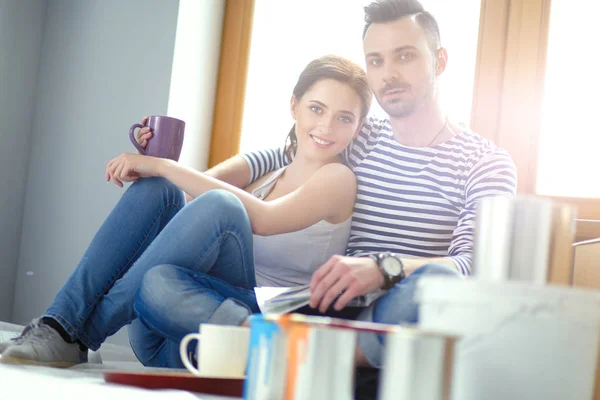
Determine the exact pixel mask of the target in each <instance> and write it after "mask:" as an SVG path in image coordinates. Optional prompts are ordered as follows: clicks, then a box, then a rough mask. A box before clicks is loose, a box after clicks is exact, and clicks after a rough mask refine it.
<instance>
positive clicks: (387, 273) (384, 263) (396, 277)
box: [369, 252, 406, 290]
mask: <svg viewBox="0 0 600 400" xmlns="http://www.w3.org/2000/svg"><path fill="white" fill-rule="evenodd" d="M369 257H370V258H371V259H373V260H374V261H375V263H376V264H377V266H378V267H379V270H380V271H381V273H382V275H383V281H384V283H383V286H382V287H381V288H382V289H384V290H389V289H391V288H393V287H394V285H395V284H396V283H398V282H400V281H401V280H402V279H404V278H405V276H406V274H405V273H404V264H403V263H402V260H401V259H400V257H398V256H397V255H395V254H393V253H390V252H386V253H380V254H371V255H369Z"/></svg>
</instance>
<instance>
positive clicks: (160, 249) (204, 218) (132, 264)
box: [43, 178, 258, 367]
mask: <svg viewBox="0 0 600 400" xmlns="http://www.w3.org/2000/svg"><path fill="white" fill-rule="evenodd" d="M184 206H185V207H184ZM167 265H169V266H177V268H178V269H177V270H178V271H180V272H181V273H185V272H186V271H188V272H189V271H194V272H198V273H206V274H208V275H210V276H211V277H214V278H217V279H218V281H223V282H224V281H226V282H228V283H230V284H231V285H233V286H234V287H235V288H237V289H235V290H232V292H231V293H229V292H227V291H224V294H225V295H226V296H227V297H230V298H231V299H230V300H229V301H228V302H225V304H224V305H223V307H222V308H221V309H220V308H219V306H220V305H221V304H220V303H223V301H222V300H224V299H225V297H223V298H218V300H220V301H216V300H215V301H213V302H212V303H211V302H209V301H206V302H204V303H196V302H195V301H194V298H193V296H190V297H188V296H187V295H188V294H189V293H188V292H186V291H185V290H186V289H182V290H183V291H182V292H177V293H171V292H169V291H167V292H165V293H163V294H161V298H160V304H161V305H162V307H163V308H161V309H160V310H157V311H165V312H166V315H165V316H164V318H163V320H162V321H161V322H163V321H165V320H166V321H169V324H167V325H165V326H162V325H159V326H158V328H159V329H158V332H164V333H165V334H164V336H163V337H162V338H161V344H160V346H159V347H160V348H157V347H156V346H154V347H153V346H152V344H154V345H156V343H157V340H155V339H156V338H157V337H156V335H155V333H154V332H153V331H151V330H150V329H149V328H148V327H147V326H146V325H145V324H144V323H143V322H141V321H140V320H135V321H134V319H136V314H135V312H134V301H135V299H136V295H138V291H139V292H140V293H139V296H141V297H142V298H148V297H149V296H152V295H155V294H154V293H145V292H143V291H140V290H139V289H140V287H141V286H142V281H143V280H144V279H145V280H146V282H147V285H149V286H153V282H154V281H155V280H156V276H160V278H161V280H162V279H163V274H162V273H161V268H157V269H156V271H155V273H152V274H147V272H148V271H150V270H151V269H152V268H153V267H156V266H167ZM162 268H166V267H162ZM215 282H217V280H215ZM254 286H255V276H254V253H253V248H252V230H251V227H250V221H249V220H248V216H247V214H246V212H245V209H244V207H243V205H242V203H241V202H240V201H239V200H238V199H237V198H236V197H235V196H234V195H232V194H230V193H228V192H225V191H220V190H216V191H211V192H208V193H206V194H204V195H202V196H199V197H198V198H196V199H194V200H193V201H192V202H190V204H188V205H185V197H184V194H183V192H182V191H181V190H179V189H178V188H177V187H176V186H174V185H173V184H171V183H170V182H168V181H167V180H165V179H162V178H148V179H140V180H139V181H138V182H136V183H133V184H132V185H131V186H130V187H129V188H128V189H127V191H126V192H125V193H124V194H123V196H122V198H121V200H120V201H119V203H118V204H117V205H116V207H115V208H114V210H113V211H112V212H111V214H110V215H109V216H108V218H107V219H106V221H105V222H104V224H103V225H102V227H101V228H100V230H99V231H98V232H97V234H96V236H95V237H94V238H93V240H92V242H91V243H90V246H89V247H88V249H87V251H86V252H85V254H84V256H83V258H82V259H81V261H80V263H79V265H78V266H77V268H76V269H75V271H74V272H73V274H72V275H71V276H70V277H69V279H68V281H67V283H66V284H65V285H64V286H63V288H62V289H61V290H60V292H59V293H58V295H57V296H56V298H55V300H54V302H53V303H52V305H51V306H50V307H49V308H48V309H47V310H46V312H45V313H44V315H43V317H51V318H53V319H55V320H56V321H57V322H58V323H59V324H60V325H61V326H62V327H63V328H64V329H65V331H66V332H67V333H68V335H69V336H70V337H71V339H72V340H79V341H80V342H82V343H83V344H84V345H86V346H87V347H89V348H90V349H92V350H97V349H98V348H99V347H100V345H101V344H102V343H103V342H104V340H106V338H107V337H108V336H110V335H112V334H114V333H116V332H117V331H118V330H119V329H120V328H122V327H123V326H125V325H127V324H129V323H131V322H132V321H133V324H132V326H131V328H130V340H131V344H132V347H133V348H134V351H135V352H136V355H137V356H138V358H140V360H141V361H142V362H144V363H145V364H147V363H149V362H151V361H152V360H153V359H155V358H157V357H158V358H160V360H159V361H160V362H161V363H163V364H164V365H165V366H167V365H168V366H177V367H179V366H182V364H181V362H180V360H179V356H178V355H177V356H176V357H175V355H174V354H167V353H168V351H167V349H169V350H171V349H170V348H169V347H168V346H167V345H166V344H165V343H164V342H165V340H164V338H168V339H170V340H171V341H173V343H176V344H177V346H178V343H179V341H180V340H181V338H182V337H183V336H184V335H185V334H187V333H189V332H195V331H197V330H198V324H199V323H200V322H203V320H204V318H207V320H210V317H211V316H212V314H214V313H217V316H218V315H227V316H228V318H229V320H228V319H227V318H222V317H219V318H221V319H222V321H223V322H224V323H231V324H239V323H240V322H241V321H243V319H245V317H246V316H247V315H249V314H250V313H251V312H257V311H258V307H257V306H256V301H255V300H254V296H253V292H252V289H253V288H254ZM237 292H239V295H238V293H237ZM165 294H166V295H165ZM168 294H172V295H173V296H171V297H169V296H168ZM205 298H206V296H203V299H205ZM236 298H239V301H238V300H236ZM236 317H237V318H236ZM157 322H158V321H156V320H150V321H149V323H151V324H155V323H157ZM153 327H155V328H156V326H154V325H153ZM161 328H164V329H161ZM167 331H168V333H167ZM174 332H175V333H174ZM153 340H154V341H153ZM148 351H151V353H148ZM171 353H172V352H171ZM177 353H178V352H177ZM167 356H169V357H170V358H167Z"/></svg>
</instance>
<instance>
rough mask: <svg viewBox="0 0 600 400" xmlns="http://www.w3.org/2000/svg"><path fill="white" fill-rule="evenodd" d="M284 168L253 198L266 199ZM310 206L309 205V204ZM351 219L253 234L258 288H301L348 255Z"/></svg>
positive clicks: (264, 184)
mask: <svg viewBox="0 0 600 400" xmlns="http://www.w3.org/2000/svg"><path fill="white" fill-rule="evenodd" d="M284 171H285V168H282V169H280V170H277V171H276V172H274V173H273V174H272V175H271V176H270V177H269V179H267V180H266V181H265V182H264V183H263V184H262V185H261V186H259V187H258V188H256V189H255V190H253V191H252V195H253V196H255V197H257V198H259V199H264V198H265V197H267V196H268V194H269V193H270V192H271V190H273V187H274V186H275V183H276V182H277V179H279V177H280V176H281V175H282V174H283V172H284ZM307 206H309V205H307ZM351 220H352V218H348V219H347V220H346V221H344V222H341V223H339V224H332V223H329V222H327V221H325V220H321V221H319V222H317V223H316V224H314V225H311V226H309V227H308V228H305V229H302V230H299V231H296V232H289V233H282V234H279V235H272V236H259V235H254V270H255V274H256V285H257V286H284V287H287V286H300V285H306V284H308V283H310V279H311V277H312V274H313V272H315V271H316V270H317V268H319V267H320V266H321V265H323V264H324V263H325V261H327V260H328V259H329V258H330V257H331V256H333V255H335V254H341V255H344V254H346V246H347V244H348V238H349V236H350V225H351Z"/></svg>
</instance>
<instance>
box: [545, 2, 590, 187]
mask: <svg viewBox="0 0 600 400" xmlns="http://www.w3.org/2000/svg"><path fill="white" fill-rule="evenodd" d="M598 11H600V6H599V5H598V4H597V3H596V2H593V1H589V0H552V6H551V13H550V29H549V40H548V55H547V64H546V82H545V94H544V98H543V106H542V123H541V134H540V151H539V159H538V176H537V188H536V191H537V193H539V194H542V195H549V196H566V197H588V198H590V197H591V198H600V178H598V171H599V168H598V166H599V165H600V162H599V161H598V160H599V158H600V154H599V149H600V125H599V122H598V118H597V115H598V104H600V102H599V101H598V98H597V96H598V93H600V75H599V74H598V73H597V72H596V71H595V67H596V66H598V65H599V64H600V53H598V51H597V41H598V40H597V37H596V36H595V29H594V27H595V24H596V23H597V15H598Z"/></svg>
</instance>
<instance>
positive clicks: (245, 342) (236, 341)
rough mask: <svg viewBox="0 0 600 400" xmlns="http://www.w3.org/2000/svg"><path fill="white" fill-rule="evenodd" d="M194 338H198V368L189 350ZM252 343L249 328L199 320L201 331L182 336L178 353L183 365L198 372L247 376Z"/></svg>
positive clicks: (214, 375) (203, 374)
mask: <svg viewBox="0 0 600 400" xmlns="http://www.w3.org/2000/svg"><path fill="white" fill-rule="evenodd" d="M192 340H198V346H197V347H196V359H197V360H198V368H195V367H194V366H193V365H192V363H191V361H190V360H189V358H188V354H187V348H188V344H189V343H190V342H191V341H192ZM249 345H250V329H249V328H246V327H240V326H227V325H211V324H200V333H190V334H189V335H186V336H185V337H184V338H183V340H182V341H181V343H180V345H179V355H180V356H181V361H182V362H183V365H185V367H186V368H187V369H188V371H190V372H191V373H193V374H194V375H196V376H210V377H222V378H244V375H245V369H246V361H247V359H248V347H249Z"/></svg>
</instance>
